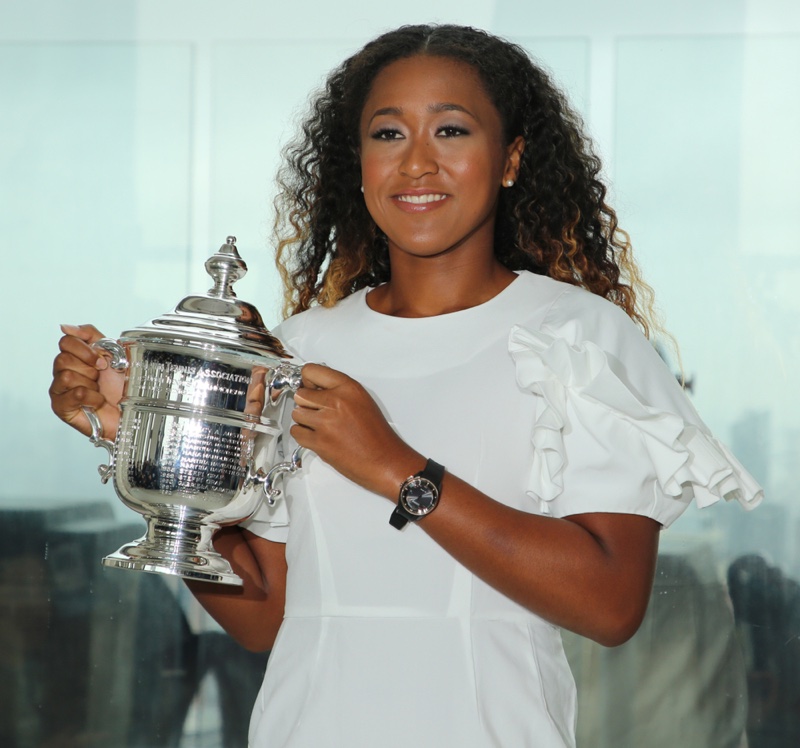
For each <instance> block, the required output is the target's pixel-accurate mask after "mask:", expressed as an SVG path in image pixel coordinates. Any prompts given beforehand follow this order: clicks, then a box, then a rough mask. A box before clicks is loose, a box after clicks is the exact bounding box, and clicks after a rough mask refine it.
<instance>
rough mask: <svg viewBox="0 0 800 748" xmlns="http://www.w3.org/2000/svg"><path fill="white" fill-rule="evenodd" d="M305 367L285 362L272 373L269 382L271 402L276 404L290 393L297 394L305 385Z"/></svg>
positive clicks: (268, 388) (268, 392)
mask: <svg viewBox="0 0 800 748" xmlns="http://www.w3.org/2000/svg"><path fill="white" fill-rule="evenodd" d="M302 371H303V367H302V366H297V365H296V364H290V363H289V362H288V361H283V362H281V363H280V364H278V365H277V366H276V367H275V369H273V371H272V376H271V377H270V379H269V381H268V382H267V397H268V398H269V402H271V403H273V404H276V403H278V402H280V399H281V397H283V395H284V394H285V393H286V392H287V391H288V392H297V390H299V389H300V386H301V385H302V383H303V375H302Z"/></svg>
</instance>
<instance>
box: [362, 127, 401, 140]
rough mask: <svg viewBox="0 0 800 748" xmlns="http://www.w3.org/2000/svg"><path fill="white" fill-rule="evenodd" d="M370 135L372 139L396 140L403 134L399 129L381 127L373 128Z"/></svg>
mask: <svg viewBox="0 0 800 748" xmlns="http://www.w3.org/2000/svg"><path fill="white" fill-rule="evenodd" d="M370 137H371V138H372V139H373V140H398V139H399V138H402V137H403V136H402V135H401V133H400V130H396V129H395V128H393V127H381V128H380V129H379V130H375V132H373V133H372V135H370Z"/></svg>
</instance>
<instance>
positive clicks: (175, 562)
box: [103, 515, 242, 586]
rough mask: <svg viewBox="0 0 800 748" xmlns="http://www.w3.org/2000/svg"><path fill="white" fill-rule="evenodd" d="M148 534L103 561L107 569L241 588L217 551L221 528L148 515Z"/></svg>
mask: <svg viewBox="0 0 800 748" xmlns="http://www.w3.org/2000/svg"><path fill="white" fill-rule="evenodd" d="M145 519H146V520H147V532H146V533H145V534H144V535H143V536H142V537H141V538H139V539H138V540H134V541H133V542H131V543H126V544H125V545H123V546H122V547H121V548H120V549H119V550H118V551H117V552H116V553H112V554H110V555H108V556H106V557H105V558H104V559H103V565H104V566H111V567H114V568H117V569H129V570H131V571H150V572H155V573H158V574H170V575H172V576H178V577H182V578H183V579H187V580H188V579H194V580H197V581H202V582H216V583H218V584H232V585H238V586H241V585H242V580H241V579H240V578H239V577H238V576H237V575H236V573H235V572H234V571H233V569H232V568H231V565H230V564H229V563H228V561H227V560H226V559H225V558H223V557H222V556H221V555H220V554H219V553H217V551H215V550H214V547H213V545H212V544H211V536H212V534H213V533H214V532H215V531H216V530H217V529H219V525H216V524H214V523H212V522H203V521H202V519H203V518H202V515H200V516H186V515H184V516H171V517H164V516H153V515H151V516H145Z"/></svg>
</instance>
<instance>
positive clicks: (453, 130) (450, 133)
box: [436, 125, 469, 138]
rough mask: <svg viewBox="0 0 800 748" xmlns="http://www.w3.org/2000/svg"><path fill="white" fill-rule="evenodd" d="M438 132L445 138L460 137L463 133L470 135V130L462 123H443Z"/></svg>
mask: <svg viewBox="0 0 800 748" xmlns="http://www.w3.org/2000/svg"><path fill="white" fill-rule="evenodd" d="M436 134H437V135H439V136H440V137H443V138H458V137H460V136H462V135H469V130H467V129H466V128H465V127H461V126H460V125H443V126H442V127H440V128H439V129H438V130H437V131H436Z"/></svg>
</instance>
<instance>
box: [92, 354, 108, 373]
mask: <svg viewBox="0 0 800 748" xmlns="http://www.w3.org/2000/svg"><path fill="white" fill-rule="evenodd" d="M94 367H95V369H99V370H100V371H105V370H106V369H107V368H108V359H106V358H105V357H104V356H98V357H97V361H95V362H94Z"/></svg>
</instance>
